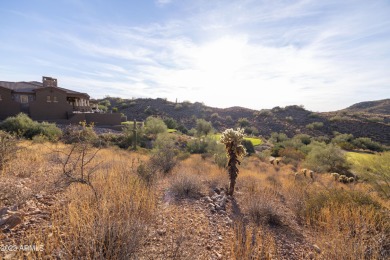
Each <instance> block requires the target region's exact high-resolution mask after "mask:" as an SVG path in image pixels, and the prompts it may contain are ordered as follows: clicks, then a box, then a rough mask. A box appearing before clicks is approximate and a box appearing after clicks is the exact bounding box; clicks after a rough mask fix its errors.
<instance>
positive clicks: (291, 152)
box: [279, 147, 305, 166]
mask: <svg viewBox="0 0 390 260" xmlns="http://www.w3.org/2000/svg"><path fill="white" fill-rule="evenodd" d="M279 155H280V156H283V157H284V159H283V162H285V163H291V164H293V165H295V166H297V165H298V162H300V161H301V160H303V159H305V154H304V153H303V152H301V151H300V150H297V149H295V148H292V147H286V148H283V149H281V150H280V151H279Z"/></svg>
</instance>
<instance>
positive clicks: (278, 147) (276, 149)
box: [271, 143, 285, 157]
mask: <svg viewBox="0 0 390 260" xmlns="http://www.w3.org/2000/svg"><path fill="white" fill-rule="evenodd" d="M284 148H285V147H284V145H283V144H280V143H277V144H275V145H274V147H272V149H271V156H273V157H279V156H280V153H279V152H280V150H282V149H284Z"/></svg>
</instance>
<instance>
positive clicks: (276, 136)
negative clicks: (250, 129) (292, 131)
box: [269, 132, 288, 143]
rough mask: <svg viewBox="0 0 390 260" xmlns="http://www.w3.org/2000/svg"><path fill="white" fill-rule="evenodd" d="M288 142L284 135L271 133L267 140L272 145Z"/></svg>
mask: <svg viewBox="0 0 390 260" xmlns="http://www.w3.org/2000/svg"><path fill="white" fill-rule="evenodd" d="M286 140H288V137H287V135H286V134H285V133H276V132H273V133H271V138H270V139H269V141H270V142H272V143H281V142H284V141H286Z"/></svg>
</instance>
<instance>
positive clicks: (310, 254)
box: [307, 252, 315, 259]
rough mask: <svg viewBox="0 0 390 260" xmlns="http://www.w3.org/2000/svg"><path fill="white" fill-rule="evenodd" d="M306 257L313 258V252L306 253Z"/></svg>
mask: <svg viewBox="0 0 390 260" xmlns="http://www.w3.org/2000/svg"><path fill="white" fill-rule="evenodd" d="M307 257H308V258H309V259H314V258H315V254H314V253H313V252H310V253H309V254H308V255H307Z"/></svg>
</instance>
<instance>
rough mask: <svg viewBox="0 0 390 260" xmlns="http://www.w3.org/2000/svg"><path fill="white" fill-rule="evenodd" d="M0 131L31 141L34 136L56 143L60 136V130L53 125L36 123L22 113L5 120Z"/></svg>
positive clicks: (0, 126) (0, 125)
mask: <svg viewBox="0 0 390 260" xmlns="http://www.w3.org/2000/svg"><path fill="white" fill-rule="evenodd" d="M0 129H3V130H5V131H7V132H11V133H15V134H18V135H20V136H23V137H25V138H28V139H32V138H33V137H34V136H36V135H44V136H46V137H47V138H48V140H50V141H56V140H58V138H59V137H60V136H61V135H62V132H61V129H59V128H58V127H57V126H56V125H55V124H50V123H47V122H43V123H38V122H36V121H33V120H32V119H31V118H30V117H28V116H27V115H26V114H23V113H20V114H18V115H16V116H14V117H8V118H7V119H5V120H4V121H3V122H2V123H1V124H0Z"/></svg>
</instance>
